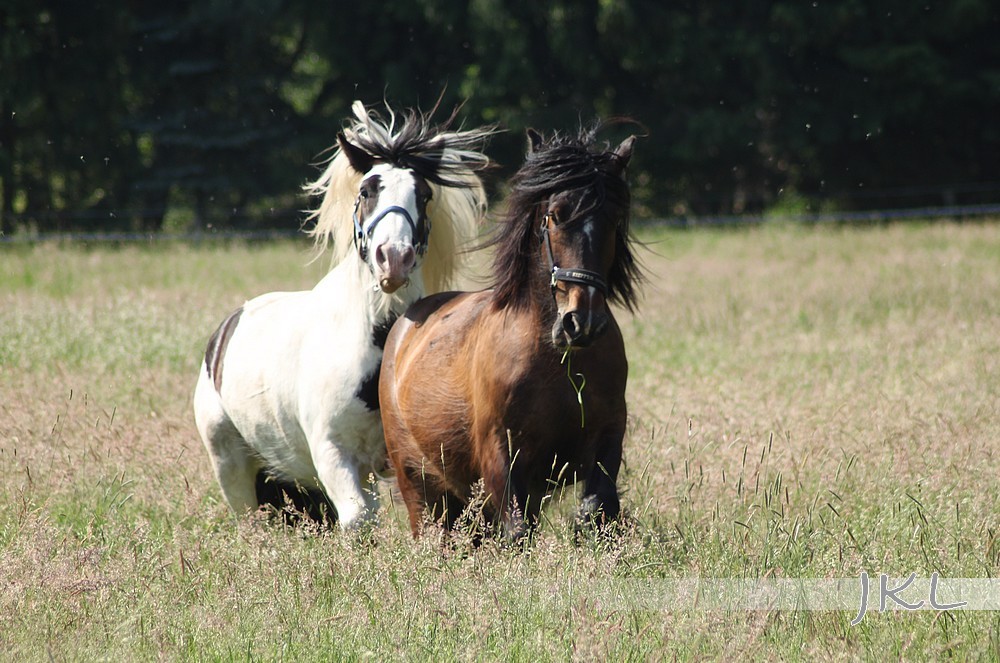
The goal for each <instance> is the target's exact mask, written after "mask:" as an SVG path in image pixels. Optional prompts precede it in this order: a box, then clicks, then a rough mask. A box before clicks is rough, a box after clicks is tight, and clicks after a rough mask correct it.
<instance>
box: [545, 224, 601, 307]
mask: <svg viewBox="0 0 1000 663" xmlns="http://www.w3.org/2000/svg"><path fill="white" fill-rule="evenodd" d="M551 221H552V215H551V214H546V215H545V216H543V217H542V228H541V230H542V243H544V244H545V250H546V251H547V252H548V254H549V267H550V268H551V270H552V278H551V280H550V281H549V286H550V287H551V288H552V291H553V293H554V292H555V289H556V286H557V285H558V283H559V282H560V281H563V282H565V283H576V284H579V285H584V286H589V287H592V288H597V289H598V290H600V291H601V294H602V295H604V296H605V297H607V296H608V282H607V281H605V280H604V277H603V276H601V275H600V274H598V273H597V272H594V271H591V270H589V269H583V268H582V267H571V268H568V269H566V268H562V267H559V266H558V265H557V264H556V257H555V255H554V254H553V253H552V240H551V238H550V237H549V223H550V222H551Z"/></svg>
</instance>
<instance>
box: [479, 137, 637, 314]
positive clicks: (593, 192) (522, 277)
mask: <svg viewBox="0 0 1000 663" xmlns="http://www.w3.org/2000/svg"><path fill="white" fill-rule="evenodd" d="M600 128H601V127H600V125H597V126H595V127H594V128H591V129H581V131H580V133H579V134H578V135H577V136H560V135H559V134H556V135H554V136H553V137H552V138H551V139H550V140H549V141H547V142H546V143H545V144H544V145H542V146H541V147H540V148H539V149H538V150H536V151H534V152H532V153H530V154H528V156H527V157H526V159H525V163H524V165H523V166H522V167H521V169H520V170H519V171H518V172H517V173H516V174H515V175H514V177H513V178H512V180H511V192H510V194H509V195H508V197H507V208H506V212H505V213H504V214H503V216H502V217H501V218H500V219H499V222H498V224H497V227H496V232H495V234H494V235H493V237H492V238H491V239H490V241H489V244H490V245H492V246H494V247H495V249H496V253H495V257H494V261H493V272H494V277H495V279H496V283H495V285H494V301H495V303H496V305H497V306H500V307H502V306H523V305H525V304H527V301H528V298H529V297H530V292H529V290H528V277H527V275H528V274H529V273H530V272H531V271H533V270H535V269H537V266H536V265H535V264H533V263H534V262H535V261H536V260H537V258H536V253H537V251H536V245H537V243H538V235H537V228H536V224H535V223H534V220H535V217H536V215H537V212H538V211H539V206H540V205H541V204H542V203H543V202H544V201H546V200H548V199H549V198H550V197H551V196H553V195H555V194H557V193H561V192H580V194H581V195H582V197H583V198H584V200H585V201H587V200H589V202H584V204H583V205H582V207H581V209H580V211H578V212H577V213H576V216H577V217H579V216H582V215H584V214H587V213H588V212H591V211H593V210H594V209H596V208H599V207H605V208H607V209H608V211H609V212H611V213H612V214H616V213H617V214H616V215H617V216H618V217H619V218H618V219H616V220H617V221H618V223H619V226H618V228H617V230H616V233H615V242H616V246H615V261H614V263H613V265H612V267H611V271H610V274H609V278H608V290H609V296H608V299H609V300H611V301H613V302H616V303H619V304H622V305H623V306H625V307H626V308H628V309H629V310H634V308H635V305H636V300H637V292H636V284H637V283H638V282H639V281H640V280H641V279H642V273H641V268H640V266H639V264H638V263H637V261H636V259H635V256H634V254H633V252H632V250H631V246H630V245H631V243H632V242H633V239H632V237H631V234H630V230H629V207H630V203H631V194H630V192H629V188H628V184H627V183H626V182H625V180H624V179H623V178H622V177H621V176H620V175H619V173H621V171H622V165H621V164H620V163H619V162H618V160H619V157H618V155H617V154H616V153H615V152H614V151H613V150H612V149H610V147H609V146H607V145H604V146H603V149H601V150H600V151H596V150H595V149H594V148H595V135H596V133H597V131H598V130H599V129H600ZM567 221H569V219H567Z"/></svg>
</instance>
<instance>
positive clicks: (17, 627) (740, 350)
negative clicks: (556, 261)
mask: <svg viewBox="0 0 1000 663" xmlns="http://www.w3.org/2000/svg"><path fill="white" fill-rule="evenodd" d="M643 239H644V240H645V241H646V242H647V244H648V246H649V248H650V249H651V252H649V253H647V254H646V257H645V263H646V266H647V268H648V272H649V275H650V282H649V284H648V286H647V287H646V289H645V299H644V303H643V306H642V308H641V311H640V312H639V314H637V315H636V316H635V317H630V316H620V319H621V320H622V325H623V327H624V330H625V334H626V341H627V344H628V350H629V356H630V365H631V377H630V384H629V403H630V418H631V425H630V431H629V436H628V439H627V440H626V464H627V465H626V469H625V473H624V486H623V489H624V490H623V503H624V505H625V508H626V509H627V511H628V514H629V518H628V523H627V527H626V528H625V532H624V533H623V534H622V535H621V536H620V537H618V538H615V539H612V540H607V541H590V542H585V543H583V544H582V545H575V544H574V542H573V537H572V533H571V529H572V526H571V520H570V517H569V513H570V512H571V509H572V506H573V502H574V499H575V496H574V495H572V494H566V495H564V496H563V497H562V499H561V500H560V501H559V502H558V503H556V504H554V505H552V506H553V508H551V509H549V510H548V511H547V512H546V516H545V522H544V523H543V526H542V527H541V529H540V531H539V533H538V537H537V540H536V541H535V543H534V545H533V547H532V548H531V549H530V550H529V551H528V552H524V553H515V552H512V551H510V550H506V549H504V548H503V547H501V546H498V545H493V544H489V543H488V544H486V545H484V546H483V547H482V548H480V549H478V550H475V551H470V550H469V549H467V548H466V547H464V546H462V545H455V546H448V547H442V546H441V544H440V541H438V540H437V539H435V538H434V537H426V538H425V539H423V540H421V541H419V542H413V541H412V540H411V539H410V537H409V534H408V531H407V529H406V527H405V525H404V520H405V514H404V511H405V510H404V509H403V508H402V505H401V504H400V503H399V502H398V500H394V499H393V496H392V493H391V490H390V489H389V488H385V489H384V490H385V492H386V494H387V499H386V502H385V503H386V508H385V510H384V512H383V514H382V519H381V523H380V525H379V526H378V527H377V528H376V529H375V531H374V532H373V534H372V535H371V537H370V538H367V539H359V538H356V537H353V536H344V535H341V534H339V533H316V532H309V531H303V530H301V529H300V530H295V529H285V528H282V527H279V526H276V525H273V524H269V523H266V522H242V523H237V522H235V521H234V519H233V518H232V517H231V516H230V514H229V513H228V512H227V510H226V508H225V505H224V504H223V503H222V499H221V495H220V493H219V489H218V487H217V486H216V484H215V481H214V479H213V477H212V476H211V471H210V468H209V464H208V461H207V458H206V456H205V454H204V451H203V449H202V448H201V443H200V441H199V440H198V437H197V433H196V431H195V429H194V424H193V421H192V415H191V406H190V398H191V394H192V391H193V386H194V381H195V377H196V373H197V368H198V362H199V360H200V356H201V353H202V351H203V348H204V343H205V340H206V338H207V336H208V335H209V333H210V332H211V331H212V330H213V329H214V327H215V325H216V324H218V322H219V321H220V320H221V319H222V316H224V314H225V313H226V312H228V311H229V310H230V309H232V308H233V307H235V306H237V305H239V304H240V303H242V301H243V300H244V299H245V298H247V297H249V296H252V295H255V294H259V293H261V292H265V291H269V290H283V289H298V288H306V287H310V286H311V285H312V284H313V283H314V282H315V281H316V280H318V279H319V278H320V276H321V274H322V270H323V266H322V265H320V264H315V263H314V264H312V265H307V264H306V263H307V261H308V259H309V254H308V249H307V247H306V246H305V245H304V244H298V243H277V244H266V245H254V246H244V245H239V244H235V245H221V246H207V245H206V246H201V247H193V246H188V245H166V246H156V247H142V246H138V247H137V246H129V247H125V248H107V247H104V248H97V247H92V248H87V247H67V248H61V247H55V246H47V245H46V246H39V247H4V248H2V250H0V652H3V653H2V654H0V658H3V659H6V660H17V661H21V660H98V659H108V660H146V659H160V658H166V659H210V660H215V659H222V660H249V659H265V660H273V659H283V660H331V659H341V658H350V659H360V658H369V657H370V658H373V659H375V660H379V659H386V658H409V659H421V660H422V659H430V660H436V659H470V658H484V659H496V660H531V661H537V660H560V659H597V658H601V659H610V660H617V659H626V660H647V659H673V658H680V659H685V660H686V659H701V658H709V659H716V658H727V659H730V658H736V657H741V658H742V657H747V658H764V657H767V658H771V659H791V660H798V659H809V660H811V659H815V658H824V659H834V660H841V659H855V658H868V657H871V658H877V659H880V660H881V659H887V658H893V659H907V660H908V659H924V658H934V659H939V658H945V657H954V658H955V659H957V660H998V657H1000V654H998V652H1000V613H997V612H966V611H962V612H933V611H921V612H901V611H898V612H886V613H877V612H874V611H872V612H870V613H869V614H868V615H867V616H866V617H865V619H864V621H863V622H862V623H861V624H859V625H858V626H851V625H850V621H851V619H852V617H853V616H854V615H853V613H851V612H849V611H708V610H702V609H698V608H696V607H695V606H693V605H666V606H663V607H662V609H659V610H650V609H648V608H647V609H638V608H635V607H633V606H629V605H621V604H608V603H602V601H601V600H600V591H599V590H600V589H601V588H607V587H612V588H613V587H614V586H615V583H624V582H640V583H642V582H648V583H650V586H655V583H656V582H657V581H659V580H660V579H665V578H667V579H669V578H690V577H696V576H697V577H704V578H713V577H714V578H749V579H757V578H842V577H843V578H856V577H858V575H859V574H860V573H861V572H862V571H867V572H868V573H870V574H873V575H876V574H879V573H889V574H891V575H893V576H900V577H905V576H907V575H908V574H910V573H911V572H913V573H916V574H917V576H923V577H927V576H929V575H930V574H931V573H933V572H938V573H940V574H941V575H942V576H945V577H952V578H958V577H977V578H978V577H995V576H997V574H998V572H1000V542H998V538H1000V225H996V224H988V225H979V224H968V225H953V224H941V225H930V226H923V225H917V226H888V227H878V228H867V229H836V228H821V229H800V228H789V227H774V228H761V229H754V230H744V231H727V232H715V231H709V230H696V231H686V232H679V231H665V230H663V231H647V232H646V233H644V235H643ZM570 587H575V588H576V590H575V591H573V592H572V593H571V594H568V595H565V596H563V600H561V601H557V602H553V601H551V600H550V601H545V600H537V599H538V597H537V596H536V593H537V592H538V591H541V592H543V593H544V592H546V591H548V592H551V593H552V594H556V595H558V594H559V593H560V592H562V591H564V589H565V588H570Z"/></svg>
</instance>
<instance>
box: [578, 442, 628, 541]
mask: <svg viewBox="0 0 1000 663" xmlns="http://www.w3.org/2000/svg"><path fill="white" fill-rule="evenodd" d="M624 437H625V427H624V425H620V426H617V425H616V426H613V427H611V428H609V429H606V430H605V431H604V432H603V433H602V434H601V435H600V436H599V438H598V440H597V453H596V455H595V458H594V467H593V469H592V470H591V472H590V476H589V477H587V482H586V483H585V484H584V490H583V502H582V504H581V505H580V511H579V513H578V514H577V522H576V530H577V533H580V532H581V530H583V529H584V528H588V527H597V528H601V527H603V526H604V525H606V524H608V523H610V522H612V521H614V520H617V519H618V515H619V513H620V512H621V503H620V502H619V500H618V470H619V469H620V467H621V463H622V438H624Z"/></svg>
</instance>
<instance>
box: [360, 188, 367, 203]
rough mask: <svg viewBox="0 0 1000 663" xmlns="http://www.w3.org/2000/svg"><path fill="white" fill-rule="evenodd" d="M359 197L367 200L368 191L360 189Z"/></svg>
mask: <svg viewBox="0 0 1000 663" xmlns="http://www.w3.org/2000/svg"><path fill="white" fill-rule="evenodd" d="M361 197H362V198H364V199H365V200H368V189H361Z"/></svg>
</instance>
